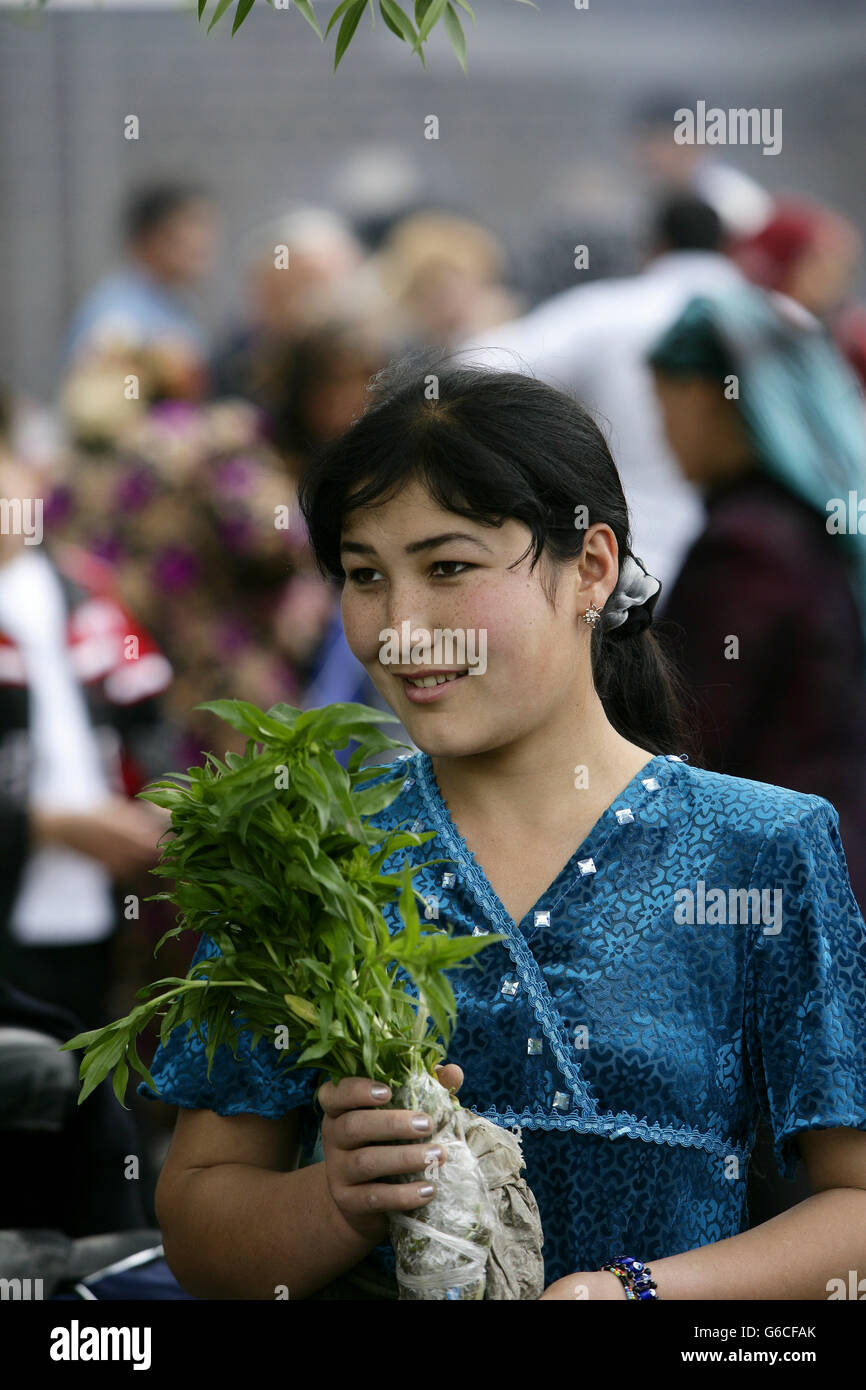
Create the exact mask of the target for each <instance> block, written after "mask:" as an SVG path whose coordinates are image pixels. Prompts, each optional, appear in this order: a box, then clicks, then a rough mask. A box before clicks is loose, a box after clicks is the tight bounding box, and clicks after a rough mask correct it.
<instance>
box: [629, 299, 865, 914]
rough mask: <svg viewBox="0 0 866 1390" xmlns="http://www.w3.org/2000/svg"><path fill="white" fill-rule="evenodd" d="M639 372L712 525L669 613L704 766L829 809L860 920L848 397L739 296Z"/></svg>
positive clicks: (701, 311)
mask: <svg viewBox="0 0 866 1390" xmlns="http://www.w3.org/2000/svg"><path fill="white" fill-rule="evenodd" d="M649 361H650V363H651V365H652V367H653V370H654V374H655V376H654V379H655V384H656V389H657V392H658V396H659V400H660V404H661V407H662V411H663V415H664V419H665V424H666V429H667V433H668V437H669V439H670V442H671V445H672V447H673V449H674V452H675V454H676V456H677V458H678V460H679V464H680V467H681V468H682V470H683V472H684V474H685V476H686V477H688V478H690V479H691V480H693V481H694V482H695V483H696V484H697V485H698V486H699V487H700V488H701V490H702V492H703V495H704V501H705V505H706V511H707V520H706V526H705V529H704V531H703V533H702V534H701V535H700V536H699V537H698V538H697V540H696V541H695V542H694V544H693V545H692V547H691V549H690V550H689V552H688V554H687V556H686V559H685V563H684V565H683V567H682V570H681V572H680V574H679V577H678V579H677V582H676V584H675V586H674V588H673V591H672V593H671V594H670V595H669V598H668V601H667V604H666V607H665V610H664V619H665V623H666V626H667V629H668V634H669V640H670V642H671V645H672V649H675V650H674V654H675V655H676V657H677V659H678V660H679V664H680V666H681V668H682V671H683V674H684V676H685V677H686V678H687V679H688V680H689V682H690V684H691V685H692V688H693V692H694V694H695V696H696V697H697V699H698V701H699V708H698V710H697V711H696V717H697V718H698V719H699V720H700V734H701V737H702V740H703V745H704V757H705V759H706V765H707V766H709V767H711V768H712V769H714V770H715V771H718V772H724V773H728V774H730V775H733V776H735V777H745V778H750V779H752V780H753V781H757V782H767V783H772V784H775V785H777V786H784V787H790V788H792V789H793V790H795V791H801V792H809V793H815V794H817V795H819V796H824V797H826V798H827V799H828V800H829V801H831V802H832V804H833V806H834V807H836V809H837V810H838V813H839V827H840V833H841V836H842V842H843V845H844V848H845V853H846V856H847V860H848V866H849V870H850V876H851V882H852V886H853V889H854V893H855V895H856V897H857V899H858V902H859V903H860V904H861V905H862V904H866V724H864V720H863V711H864V708H866V533H864V531H861V530H860V528H859V526H858V521H859V516H858V513H857V506H856V502H855V506H854V512H853V515H852V513H851V502H852V498H853V499H856V498H858V497H860V498H866V431H864V417H863V400H862V396H861V394H860V391H859V387H858V384H857V382H856V380H855V378H854V377H853V375H852V374H851V373H850V372H849V370H848V368H847V366H846V364H845V362H844V361H843V359H842V358H841V356H840V355H839V354H838V353H837V352H836V350H835V348H834V347H833V345H832V343H831V341H830V339H829V338H828V336H827V335H826V333H825V332H824V330H823V328H822V326H821V324H820V323H819V321H818V320H817V319H815V318H814V317H813V316H812V315H811V314H809V313H808V312H807V311H806V310H804V309H803V308H802V307H801V306H799V305H797V304H796V303H794V301H793V300H791V299H788V298H787V297H785V296H782V295H777V294H766V293H764V292H762V291H760V290H759V289H757V288H755V287H753V286H751V285H748V284H743V285H742V286H741V287H740V288H739V289H732V290H729V291H727V292H726V293H725V294H720V295H719V296H718V297H715V298H711V297H708V296H704V297H702V298H699V299H695V300H693V301H692V302H691V303H690V304H689V305H687V306H686V308H685V309H684V310H683V312H682V314H681V315H680V317H679V318H678V319H677V321H676V322H675V323H674V325H673V326H672V327H671V328H670V329H669V330H668V331H667V332H666V333H665V334H664V335H663V336H662V337H661V339H660V340H659V341H658V342H657V343H656V345H655V346H654V348H653V349H652V351H651V353H650V355H649ZM843 513H844V516H843V515H842V514H843ZM840 517H841V524H840Z"/></svg>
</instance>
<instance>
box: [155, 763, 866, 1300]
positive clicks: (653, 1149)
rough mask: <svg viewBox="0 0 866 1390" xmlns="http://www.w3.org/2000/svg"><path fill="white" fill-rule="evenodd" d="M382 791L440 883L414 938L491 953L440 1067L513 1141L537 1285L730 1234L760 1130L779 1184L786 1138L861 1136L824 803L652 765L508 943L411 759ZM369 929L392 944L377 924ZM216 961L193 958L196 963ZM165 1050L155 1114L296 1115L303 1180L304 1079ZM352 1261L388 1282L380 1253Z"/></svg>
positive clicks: (396, 859) (854, 950) (787, 1153)
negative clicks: (488, 935) (538, 1226)
mask: <svg viewBox="0 0 866 1390" xmlns="http://www.w3.org/2000/svg"><path fill="white" fill-rule="evenodd" d="M404 772H405V773H406V779H405V782H404V784H403V789H402V791H401V793H400V795H399V796H398V797H397V798H396V800H395V801H394V802H393V803H392V804H391V806H389V807H388V808H387V809H386V810H385V811H384V812H381V813H380V814H379V815H378V816H377V817H375V818H374V819H375V821H376V823H377V824H379V825H380V826H382V828H390V827H393V826H395V825H397V824H403V825H405V824H408V825H409V826H410V827H411V828H413V829H415V830H428V829H432V830H435V831H436V838H435V839H432V840H429V841H427V842H425V843H424V844H423V845H422V846H420V847H419V848H418V849H413V850H410V851H408V853H409V854H410V861H411V862H412V863H420V862H421V861H423V860H426V859H431V858H434V857H437V856H442V857H443V858H444V859H446V860H447V861H448V862H447V863H442V864H436V865H433V866H431V867H428V868H425V869H423V870H421V871H420V872H419V873H418V875H417V876H416V879H415V883H416V887H417V888H418V889H419V891H420V892H421V893H422V894H423V896H424V897H425V898H426V900H427V903H428V907H427V915H428V916H429V918H430V920H431V924H432V926H433V927H435V925H436V924H437V923H438V925H439V926H443V927H448V928H449V929H453V931H454V932H455V933H464V932H475V933H478V932H502V933H505V935H506V936H507V938H508V939H507V941H505V942H500V943H494V944H492V945H490V946H489V947H488V948H487V949H486V950H485V951H482V952H481V953H480V955H479V956H477V957H476V958H475V959H474V960H473V961H472V963H471V964H470V965H469V966H468V967H466V968H462V969H455V970H452V971H451V972H450V975H449V978H450V979H451V981H452V984H453V986H454V991H455V995H456V999H457V1005H458V1010H459V1014H458V1026H457V1028H456V1030H455V1033H454V1036H453V1038H452V1041H451V1044H450V1047H449V1052H448V1056H449V1060H451V1061H454V1062H457V1063H459V1065H460V1066H461V1067H462V1068H463V1071H464V1073H465V1081H464V1084H463V1086H462V1088H461V1091H460V1099H461V1102H462V1103H463V1104H464V1105H465V1106H468V1107H469V1108H471V1109H473V1110H476V1111H478V1112H479V1113H480V1114H482V1115H486V1116H487V1117H488V1118H489V1119H491V1120H493V1121H494V1122H495V1123H497V1124H500V1125H505V1126H508V1127H512V1126H518V1127H519V1129H520V1132H521V1138H522V1144H523V1152H524V1156H525V1159H526V1171H525V1173H524V1176H525V1177H526V1179H527V1181H528V1182H529V1185H530V1186H531V1188H532V1190H533V1191H534V1193H535V1196H536V1198H537V1200H538V1205H539V1209H540V1213H541V1218H542V1223H543V1228H544V1236H545V1245H544V1257H545V1275H546V1281H547V1283H551V1282H552V1281H553V1280H555V1279H558V1278H561V1277H563V1276H565V1275H566V1274H569V1273H574V1272H577V1271H582V1270H591V1269H597V1268H598V1267H599V1266H600V1265H601V1264H603V1263H604V1262H605V1261H606V1260H608V1259H610V1258H611V1257H612V1256H614V1255H616V1254H619V1253H626V1254H633V1255H635V1256H636V1257H637V1258H639V1259H644V1260H649V1261H652V1260H653V1259H660V1258H662V1257H664V1256H668V1255H675V1254H678V1253H680V1252H682V1251H686V1250H691V1249H694V1248H696V1247H698V1246H701V1245H706V1244H709V1243H711V1242H713V1241H718V1240H724V1239H725V1238H726V1237H727V1236H733V1235H736V1234H737V1233H738V1232H739V1231H741V1230H743V1229H745V1227H746V1224H747V1210H746V1175H747V1169H748V1162H749V1156H750V1153H751V1149H752V1145H753V1142H754V1135H755V1127H756V1122H757V1118H758V1116H759V1114H760V1113H763V1115H764V1116H766V1118H767V1119H768V1121H769V1124H770V1126H771V1128H772V1131H773V1137H774V1148H775V1154H776V1159H777V1162H778V1163H779V1165H780V1168H781V1171H782V1172H783V1173H784V1174H785V1176H787V1177H790V1176H791V1175H792V1173H793V1169H794V1165H795V1163H796V1160H797V1157H798V1151H797V1147H796V1139H795V1136H796V1135H797V1134H798V1133H799V1132H800V1131H802V1130H810V1129H822V1128H830V1127H833V1126H847V1127H849V1128H852V1129H859V1130H866V924H864V920H863V917H862V915H861V913H860V910H859V908H858V906H857V903H856V901H855V899H854V896H853V893H852V891H851V887H850V883H849V879H848V871H847V866H846V861H845V855H844V852H843V849H842V844H841V841H840V837H839V829H838V816H837V814H836V811H835V810H834V808H833V807H832V805H831V804H830V803H829V802H828V801H826V800H825V799H824V798H822V797H820V796H812V795H806V794H804V793H799V792H793V791H788V790H785V789H783V788H781V787H776V786H771V785H769V784H765V783H761V782H753V781H748V780H746V779H743V778H737V777H731V776H726V775H723V774H720V773H715V772H710V771H706V770H704V769H700V768H696V767H692V766H691V765H690V764H689V763H688V761H687V760H685V759H684V758H680V757H679V756H677V755H672V754H659V755H657V756H655V757H653V758H652V759H650V760H649V762H647V763H646V764H645V766H644V767H643V768H642V769H641V771H640V772H639V773H638V774H637V775H636V776H635V777H634V778H633V779H632V781H631V782H630V783H629V785H628V786H627V787H626V789H625V790H624V791H623V792H622V793H621V794H620V795H619V796H618V797H617V798H616V800H615V801H614V802H613V803H612V804H611V805H610V807H609V808H608V809H607V810H606V811H605V812H604V814H603V815H602V816H601V817H600V818H599V820H598V821H597V822H596V824H595V825H594V826H593V828H592V830H591V831H590V833H589V834H588V836H587V837H586V839H585V840H584V842H583V844H581V845H580V847H579V848H578V849H577V850H576V851H575V853H574V854H573V856H572V857H571V859H570V860H569V861H568V863H567V864H566V865H565V867H564V868H563V869H562V870H561V871H560V873H559V874H558V875H557V877H556V878H555V880H554V881H553V883H551V885H550V887H549V888H548V889H547V890H546V892H545V893H544V894H543V895H542V897H541V898H540V899H539V900H538V902H537V903H536V904H535V905H534V907H533V908H532V909H531V910H530V911H529V912H528V913H527V914H526V915H525V917H523V919H522V920H521V922H520V923H519V924H517V925H515V923H514V922H513V921H512V920H511V918H510V917H509V916H508V914H507V912H506V911H505V908H504V907H503V905H502V904H501V903H500V902H499V900H498V898H497V897H496V895H495V893H494V892H493V890H492V888H491V886H490V884H489V883H488V881H487V878H486V877H485V874H484V873H483V871H482V869H481V868H480V866H479V865H478V864H477V863H476V862H475V860H474V858H473V855H472V854H471V852H470V851H469V850H468V848H467V846H466V844H465V842H464V841H463V839H462V838H461V836H460V834H459V833H458V831H457V829H456V827H455V826H454V823H453V821H452V820H451V818H450V816H449V814H448V810H447V808H446V806H445V804H444V801H443V799H442V797H441V795H440V792H439V789H438V786H437V783H436V779H435V775H434V772H433V766H432V762H431V759H430V758H429V756H428V755H427V754H425V753H420V752H419V753H415V754H413V755H411V756H409V755H405V756H404V757H402V758H398V759H397V760H396V762H395V763H394V764H392V765H391V767H390V768H389V769H388V770H387V771H386V772H384V773H381V774H379V775H378V776H377V777H376V778H375V779H373V780H374V781H381V780H385V779H388V778H392V777H400V776H402V775H403V774H404ZM373 780H371V782H370V783H369V785H373ZM575 794H576V795H579V793H578V792H576V793H575ZM528 853H531V848H530V847H528ZM405 854H406V851H398V852H397V853H396V854H395V855H394V856H392V860H391V861H389V863H388V864H386V866H385V868H386V870H387V871H391V870H393V869H395V868H397V867H399V864H400V863H401V862H402V860H403V857H404V855H405ZM386 917H387V919H388V922H389V926H390V927H391V929H392V930H395V929H396V928H397V926H398V920H399V919H398V918H397V917H396V914H395V912H394V911H393V909H391V908H388V909H386ZM215 950H216V948H215V947H214V945H213V943H212V942H211V941H210V940H209V939H208V938H203V939H202V941H201V943H200V945H199V949H198V951H197V953H196V959H197V960H198V959H201V958H202V956H203V955H206V954H211V955H212V954H214V952H215ZM185 1032H186V1029H185V1028H184V1027H180V1028H177V1029H175V1030H174V1032H173V1033H172V1034H171V1036H170V1037H169V1039H168V1042H167V1045H166V1046H165V1047H164V1048H160V1049H159V1050H158V1052H157V1055H156V1058H155V1060H154V1063H153V1067H152V1069H151V1070H152V1075H153V1077H154V1080H155V1082H156V1084H157V1086H158V1088H159V1091H160V1098H161V1099H162V1100H164V1101H166V1102H168V1103H169V1104H173V1105H178V1106H184V1107H192V1108H205V1109H209V1110H213V1111H216V1112H217V1113H218V1114H220V1115H236V1114H239V1113H247V1112H249V1113H253V1114H257V1115H263V1116H269V1117H277V1116H281V1115H284V1114H285V1113H286V1112H287V1111H288V1110H292V1109H295V1108H297V1107H300V1108H301V1137H302V1146H303V1148H302V1152H303V1159H304V1161H307V1162H309V1161H315V1160H316V1157H317V1156H318V1157H321V1149H320V1147H318V1146H317V1142H316V1141H317V1137H318V1124H317V1120H316V1116H315V1112H314V1110H313V1109H312V1105H311V1102H312V1099H313V1096H314V1094H315V1090H316V1086H317V1078H318V1079H319V1080H320V1079H321V1078H320V1074H319V1073H317V1072H316V1071H315V1070H312V1069H304V1070H298V1071H294V1072H292V1071H288V1070H286V1069H284V1067H283V1066H282V1065H278V1059H279V1058H285V1053H279V1052H277V1050H276V1049H275V1048H273V1047H269V1046H268V1045H267V1039H262V1041H261V1042H260V1043H259V1045H258V1047H257V1048H256V1049H255V1050H253V1051H250V1049H249V1044H248V1038H247V1036H246V1035H245V1034H243V1033H241V1038H240V1041H241V1056H240V1059H239V1060H238V1061H237V1062H236V1061H235V1060H234V1058H233V1057H232V1055H231V1052H230V1051H229V1049H228V1048H226V1047H225V1046H223V1047H222V1048H220V1049H219V1051H218V1053H217V1058H216V1061H215V1064H214V1068H213V1072H212V1076H211V1081H210V1082H208V1081H207V1079H206V1059H205V1057H204V1051H203V1047H202V1044H201V1043H200V1042H199V1041H198V1040H197V1039H196V1038H195V1037H193V1038H192V1039H191V1040H190V1041H187V1040H186V1038H185V1036H184V1035H185ZM138 1090H139V1094H141V1095H146V1096H148V1097H150V1098H151V1099H153V1098H154V1097H153V1093H152V1092H151V1091H150V1090H149V1088H148V1087H147V1085H146V1084H145V1083H144V1082H142V1083H141V1084H140V1086H139V1088H138ZM374 1258H375V1259H376V1260H377V1261H380V1262H381V1266H382V1268H383V1269H385V1270H389V1269H392V1268H393V1265H392V1263H391V1258H390V1247H388V1246H380V1247H377V1250H376V1251H375V1252H374Z"/></svg>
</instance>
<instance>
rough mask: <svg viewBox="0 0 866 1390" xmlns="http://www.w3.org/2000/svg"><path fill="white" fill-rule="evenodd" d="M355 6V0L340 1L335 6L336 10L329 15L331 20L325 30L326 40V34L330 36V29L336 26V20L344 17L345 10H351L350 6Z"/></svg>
mask: <svg viewBox="0 0 866 1390" xmlns="http://www.w3.org/2000/svg"><path fill="white" fill-rule="evenodd" d="M356 4H357V0H340V4H339V5H338V6H337V8H336V9H335V10H334V12H333V14H332V15H331V18H330V19H329V20H328V24H327V28H326V29H325V37H326V38H327V36H328V34H330V32H331V29H332V27H333V26H334V25H335V24H336V22H337V20H338V19H339V18H340V17H341V16H342V15H344V14H345V13H346V12H347V10H350V9H351V8H352V6H353V5H356Z"/></svg>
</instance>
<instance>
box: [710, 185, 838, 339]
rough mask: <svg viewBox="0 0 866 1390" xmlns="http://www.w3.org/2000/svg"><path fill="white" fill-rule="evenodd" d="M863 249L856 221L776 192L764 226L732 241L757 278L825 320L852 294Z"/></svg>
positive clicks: (747, 271)
mask: <svg viewBox="0 0 866 1390" xmlns="http://www.w3.org/2000/svg"><path fill="white" fill-rule="evenodd" d="M862 254H863V242H862V239H861V237H860V234H859V232H858V231H857V228H856V227H855V226H854V224H853V223H852V222H849V221H848V219H847V218H845V217H842V216H841V215H840V214H839V213H837V212H834V211H833V210H832V209H831V208H828V207H825V206H824V205H823V204H821V203H818V202H815V201H814V200H811V199H807V198H776V199H775V200H774V203H773V210H772V213H771V215H770V218H769V220H768V221H767V222H766V223H765V224H764V226H763V227H761V228H760V230H758V231H757V232H755V233H753V234H752V235H751V236H744V237H739V238H736V239H735V240H733V241H732V242H731V243H730V246H729V255H730V256H731V258H732V259H733V260H734V261H735V262H736V264H737V265H738V266H739V267H740V269H741V271H742V272H743V274H744V275H745V276H746V278H747V279H748V280H750V281H751V282H752V283H753V284H755V285H761V286H762V287H763V288H764V289H765V290H777V291H778V292H779V293H780V294H786V295H788V296H789V298H791V299H795V300H796V301H797V303H798V304H802V305H803V307H804V309H808V310H809V312H810V313H812V314H814V315H815V317H816V318H819V319H825V320H826V319H828V318H830V317H831V316H832V315H833V313H834V312H835V311H836V310H837V309H839V308H840V307H841V305H842V304H843V303H844V302H845V301H846V299H847V298H848V295H849V293H850V290H851V287H852V285H853V283H854V278H855V276H856V274H857V270H858V267H859V264H860V259H861V256H862Z"/></svg>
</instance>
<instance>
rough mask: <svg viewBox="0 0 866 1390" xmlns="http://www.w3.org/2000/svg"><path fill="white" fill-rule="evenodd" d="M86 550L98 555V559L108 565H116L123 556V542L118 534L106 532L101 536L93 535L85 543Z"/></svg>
mask: <svg viewBox="0 0 866 1390" xmlns="http://www.w3.org/2000/svg"><path fill="white" fill-rule="evenodd" d="M87 548H88V550H89V551H90V552H91V553H92V554H93V555H96V556H98V558H99V559H100V560H105V561H106V563H107V564H109V565H116V564H117V563H118V562H119V561H120V560H121V559H122V558H123V542H122V541H121V539H120V537H119V536H114V535H110V534H108V533H107V532H106V533H105V534H104V535H102V536H93V537H92V538H91V539H90V541H89V542H88V545H87Z"/></svg>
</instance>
